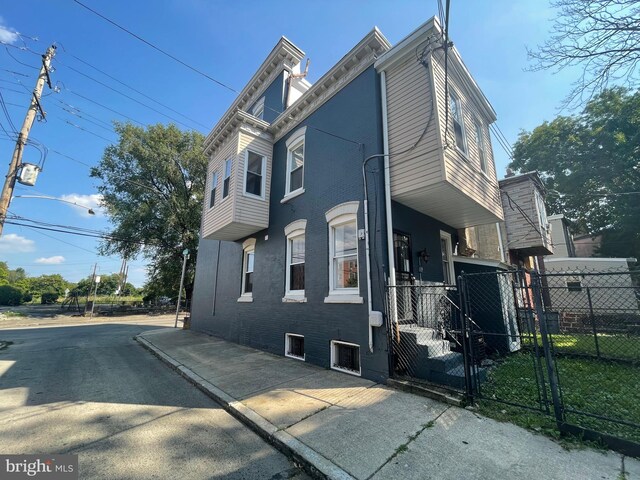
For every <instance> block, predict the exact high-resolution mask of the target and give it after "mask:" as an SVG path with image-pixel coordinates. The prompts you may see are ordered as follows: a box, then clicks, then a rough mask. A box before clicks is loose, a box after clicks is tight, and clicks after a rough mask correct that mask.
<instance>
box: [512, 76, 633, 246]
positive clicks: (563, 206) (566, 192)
mask: <svg viewBox="0 0 640 480" xmlns="http://www.w3.org/2000/svg"><path fill="white" fill-rule="evenodd" d="M639 153H640V92H635V93H631V92H629V91H628V90H625V89H623V88H613V89H608V90H605V91H604V92H602V93H601V94H599V95H597V96H596V97H595V98H594V99H593V100H591V101H589V102H588V103H587V105H586V107H585V109H584V111H583V112H582V113H581V114H578V115H573V116H559V117H557V118H556V119H555V120H553V121H552V122H545V123H543V124H542V125H540V126H538V127H536V128H535V129H534V130H533V131H532V132H521V133H520V136H519V138H518V140H517V142H516V144H515V145H514V154H513V162H512V163H511V165H510V166H511V167H512V168H515V169H517V170H520V171H531V170H537V171H539V172H540V174H541V177H542V180H543V182H544V183H545V185H546V187H547V188H548V190H549V194H548V195H547V206H548V208H549V210H550V212H551V213H556V214H557V213H563V214H565V215H566V216H567V217H568V218H569V219H571V220H572V221H573V223H574V231H575V233H590V234H596V233H602V234H603V245H602V248H601V249H600V252H599V254H600V255H602V256H616V257H626V256H634V257H636V258H640V257H639V255H640V195H638V194H637V192H639V191H640V156H639Z"/></svg>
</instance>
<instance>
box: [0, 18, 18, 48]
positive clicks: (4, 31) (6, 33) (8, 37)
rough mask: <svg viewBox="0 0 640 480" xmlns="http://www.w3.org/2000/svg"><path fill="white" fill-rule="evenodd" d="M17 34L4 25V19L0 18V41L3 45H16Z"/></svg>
mask: <svg viewBox="0 0 640 480" xmlns="http://www.w3.org/2000/svg"><path fill="white" fill-rule="evenodd" d="M18 37H19V35H18V32H16V31H14V30H13V29H12V28H10V27H8V26H6V25H5V24H4V19H3V18H2V17H0V41H2V42H4V43H16V42H17V41H18Z"/></svg>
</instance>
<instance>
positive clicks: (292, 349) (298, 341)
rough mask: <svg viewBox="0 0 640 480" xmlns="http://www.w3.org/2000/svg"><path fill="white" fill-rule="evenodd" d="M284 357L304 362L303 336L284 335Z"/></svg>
mask: <svg viewBox="0 0 640 480" xmlns="http://www.w3.org/2000/svg"><path fill="white" fill-rule="evenodd" d="M284 343H285V347H284V355H285V356H286V357H291V358H295V359H297V360H304V336H303V335H296V334H295V333H287V334H286V335H285V340H284Z"/></svg>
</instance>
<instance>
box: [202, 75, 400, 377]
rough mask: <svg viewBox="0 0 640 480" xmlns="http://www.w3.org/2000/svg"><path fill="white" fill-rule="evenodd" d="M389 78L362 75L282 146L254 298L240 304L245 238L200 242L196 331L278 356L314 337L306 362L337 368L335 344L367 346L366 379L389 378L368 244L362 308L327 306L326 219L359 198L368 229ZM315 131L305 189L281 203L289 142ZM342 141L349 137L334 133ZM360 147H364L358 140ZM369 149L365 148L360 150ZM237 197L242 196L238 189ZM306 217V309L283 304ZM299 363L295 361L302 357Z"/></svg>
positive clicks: (378, 216)
mask: <svg viewBox="0 0 640 480" xmlns="http://www.w3.org/2000/svg"><path fill="white" fill-rule="evenodd" d="M379 82H380V80H379V76H378V75H377V74H376V73H375V70H374V69H373V67H370V68H368V69H367V70H365V71H364V72H363V73H362V74H360V75H359V76H357V77H356V78H355V79H353V80H352V81H351V82H350V83H349V84H347V85H346V86H345V87H344V88H343V89H342V90H340V91H339V92H338V93H336V95H334V96H333V97H332V98H331V99H330V100H328V101H327V102H326V103H325V104H323V105H322V106H321V107H319V108H318V109H317V110H316V111H314V112H313V113H312V114H311V115H310V116H309V117H307V118H306V119H305V120H304V121H303V122H301V123H300V124H299V125H298V126H296V128H293V129H292V130H291V132H290V133H289V134H288V135H286V136H284V137H283V138H281V139H279V140H278V141H277V142H276V143H275V144H274V146H273V160H272V172H273V174H272V176H271V179H270V184H271V190H270V201H269V226H268V228H266V229H264V230H261V231H259V232H257V233H255V234H254V235H252V237H253V238H255V239H256V246H255V265H254V288H253V302H251V303H238V301H237V300H238V297H239V296H240V289H241V272H242V245H241V243H242V240H244V239H242V240H239V241H238V242H218V241H214V240H206V239H201V240H200V250H199V254H198V259H197V268H196V288H195V292H194V297H193V307H192V322H193V328H194V329H195V330H199V331H204V332H208V333H211V334H214V335H218V336H221V337H223V338H225V339H227V340H231V341H234V342H238V343H241V344H245V345H249V346H251V347H255V348H259V349H262V350H266V351H269V352H272V353H275V354H279V355H283V354H284V345H285V343H284V341H285V334H286V333H295V334H300V335H304V337H305V355H306V361H308V362H310V363H314V364H317V365H320V366H323V367H327V368H328V367H330V343H331V340H341V341H345V342H350V343H355V344H358V345H359V346H360V359H361V365H362V376H363V377H365V378H370V379H373V380H378V381H380V380H383V379H385V378H386V377H388V374H389V372H388V352H387V336H386V329H385V328H384V327H382V328H374V330H373V331H374V352H373V353H370V352H369V351H368V332H369V327H368V311H367V283H366V282H367V274H366V258H365V245H364V241H362V240H360V241H359V242H358V269H359V272H358V273H359V293H360V296H361V297H362V298H363V303H362V304H327V303H324V298H325V297H326V296H327V295H328V293H329V245H328V242H329V230H328V226H327V222H326V218H325V213H326V212H327V211H328V210H329V209H331V208H332V207H334V206H336V205H338V204H341V203H344V202H349V201H358V202H359V209H358V214H357V222H358V228H359V229H362V228H364V212H363V210H364V207H363V185H362V161H363V158H364V156H368V155H371V154H375V153H381V152H382V148H383V145H382V124H381V118H382V117H381V104H380V90H379V88H380V84H379ZM303 126H307V130H306V135H305V165H304V186H305V193H303V194H302V195H300V196H298V197H296V198H292V199H290V200H288V201H287V202H286V203H281V202H280V200H281V199H282V198H283V196H284V193H285V180H286V158H287V149H286V141H287V139H288V137H289V136H290V135H291V134H292V133H294V132H295V131H296V130H297V129H298V128H299V127H303ZM325 132H329V133H332V134H335V135H339V136H340V137H342V139H340V138H337V137H335V136H332V135H329V134H327V133H325ZM354 142H355V143H354ZM360 143H361V144H363V145H364V146H363V148H361V147H360V146H359V145H358V144H360ZM382 167H383V165H382V160H381V159H376V160H374V161H371V162H370V163H369V170H371V171H372V172H375V173H370V174H369V175H368V180H369V184H368V188H369V191H370V195H371V196H370V203H369V209H370V219H371V222H370V228H371V245H372V248H373V253H372V255H373V261H372V270H373V273H372V276H373V279H374V281H373V283H372V290H373V296H372V302H373V308H374V309H375V310H380V311H383V308H384V278H385V268H386V265H388V262H387V257H386V251H387V245H386V231H385V227H384V186H383V183H382V180H383V178H382V175H381V174H380V172H381V171H382ZM236 193H237V192H236ZM300 219H305V220H307V226H306V231H305V244H306V245H305V296H306V298H307V302H306V303H283V302H282V298H283V296H284V292H285V265H286V259H285V254H286V238H285V234H284V228H285V226H287V225H288V224H289V223H291V222H293V221H295V220H300ZM292 361H295V360H292Z"/></svg>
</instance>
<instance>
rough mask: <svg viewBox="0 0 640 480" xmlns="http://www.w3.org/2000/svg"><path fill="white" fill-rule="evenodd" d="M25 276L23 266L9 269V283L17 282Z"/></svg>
mask: <svg viewBox="0 0 640 480" xmlns="http://www.w3.org/2000/svg"><path fill="white" fill-rule="evenodd" d="M26 278H27V273H26V272H25V271H24V268H16V269H15V270H9V278H8V280H9V283H10V284H11V285H15V284H18V283H20V282H22V281H23V280H25V279H26Z"/></svg>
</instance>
